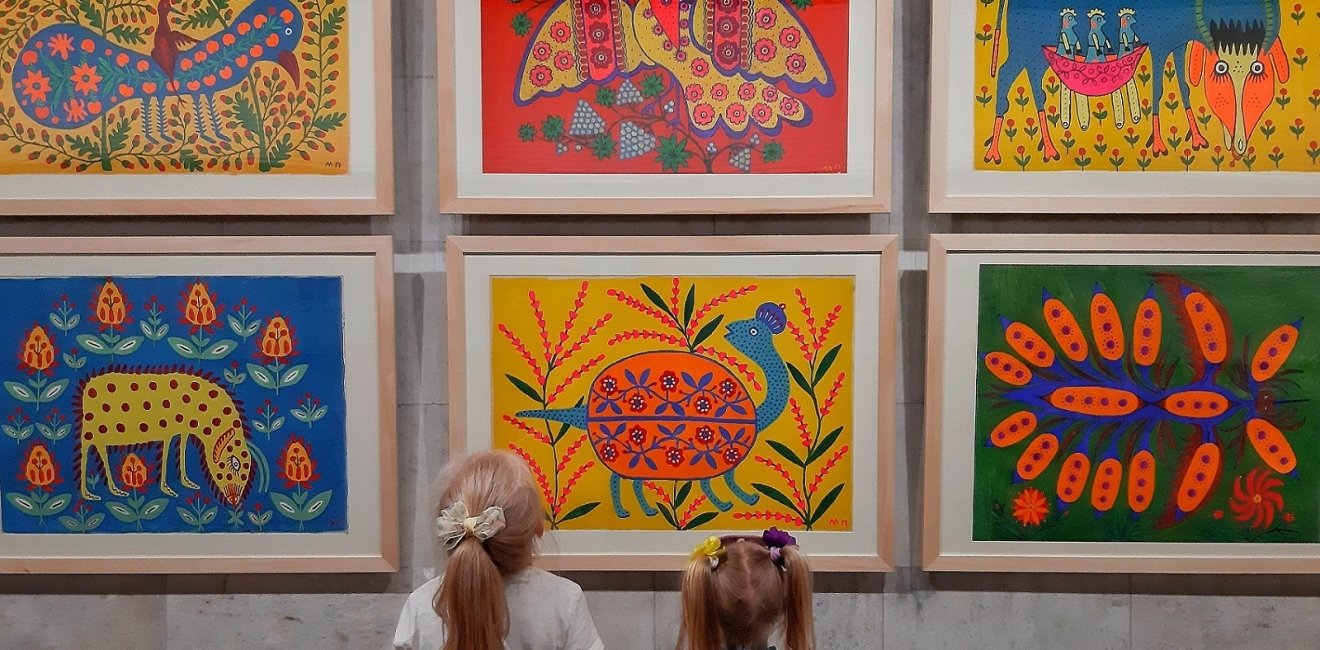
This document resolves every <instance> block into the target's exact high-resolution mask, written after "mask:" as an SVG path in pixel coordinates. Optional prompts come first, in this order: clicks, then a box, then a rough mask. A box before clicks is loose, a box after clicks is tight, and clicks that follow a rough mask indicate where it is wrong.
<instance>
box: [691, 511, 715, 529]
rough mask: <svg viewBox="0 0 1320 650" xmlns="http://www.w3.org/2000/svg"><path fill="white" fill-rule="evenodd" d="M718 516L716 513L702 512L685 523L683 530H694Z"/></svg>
mask: <svg viewBox="0 0 1320 650" xmlns="http://www.w3.org/2000/svg"><path fill="white" fill-rule="evenodd" d="M718 514H719V513H716V512H703V513H701V514H699V515H697V516H695V517H693V518H692V519H691V520H689V521H688V522H687V525H685V526H683V530H692V529H693V528H696V527H698V526H700V525H702V524H705V523H707V522H709V521H710V520H712V519H714V518H715V517H716V516H717V515H718Z"/></svg>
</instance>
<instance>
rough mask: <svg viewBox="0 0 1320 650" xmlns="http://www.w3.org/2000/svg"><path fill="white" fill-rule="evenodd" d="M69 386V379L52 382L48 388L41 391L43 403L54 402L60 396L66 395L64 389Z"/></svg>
mask: <svg viewBox="0 0 1320 650" xmlns="http://www.w3.org/2000/svg"><path fill="white" fill-rule="evenodd" d="M68 385H69V380H68V379H61V380H59V381H56V382H51V384H50V385H49V386H46V387H45V388H43V389H42V390H41V401H42V402H50V401H54V400H55V399H56V398H58V397H59V396H60V395H62V394H64V389H65V388H66V387H68Z"/></svg>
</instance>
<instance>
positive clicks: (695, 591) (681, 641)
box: [446, 555, 724, 650]
mask: <svg viewBox="0 0 1320 650" xmlns="http://www.w3.org/2000/svg"><path fill="white" fill-rule="evenodd" d="M712 570H713V569H712V567H711V562H710V560H709V559H708V558H707V557H706V556H702V555H698V556H696V557H694V558H693V559H692V560H691V561H690V562H688V565H687V568H686V569H684V570H683V587H682V592H681V594H680V598H681V599H682V601H683V620H682V622H681V624H680V625H679V628H678V646H677V650H717V649H719V648H722V647H723V645H724V644H723V642H722V641H721V637H722V635H721V634H720V624H719V618H718V616H717V614H716V607H715V594H714V586H713V585H712V581H711V572H712ZM446 650H448V649H446Z"/></svg>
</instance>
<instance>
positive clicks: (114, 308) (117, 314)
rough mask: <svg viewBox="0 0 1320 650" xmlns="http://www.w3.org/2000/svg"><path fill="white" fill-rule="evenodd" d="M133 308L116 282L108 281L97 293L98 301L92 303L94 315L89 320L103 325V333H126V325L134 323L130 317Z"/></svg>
mask: <svg viewBox="0 0 1320 650" xmlns="http://www.w3.org/2000/svg"><path fill="white" fill-rule="evenodd" d="M132 308H133V306H132V305H131V304H129V303H128V301H127V300H125V299H124V293H123V292H122V291H120V290H119V285H117V284H115V282H114V280H106V281H105V284H102V285H101V288H100V289H99V290H98V291H97V292H96V300H95V302H93V303H92V312H93V315H92V316H90V317H89V318H90V319H91V321H92V322H94V323H100V324H101V331H102V332H104V331H106V330H118V331H120V332H122V331H124V324H125V323H131V322H133V319H132V318H130V317H129V316H128V312H129V311H130V310H132Z"/></svg>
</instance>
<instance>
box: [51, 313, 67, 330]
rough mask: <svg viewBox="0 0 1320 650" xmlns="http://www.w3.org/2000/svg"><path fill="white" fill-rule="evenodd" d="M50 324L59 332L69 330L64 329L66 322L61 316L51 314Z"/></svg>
mask: <svg viewBox="0 0 1320 650" xmlns="http://www.w3.org/2000/svg"><path fill="white" fill-rule="evenodd" d="M50 324H51V325H53V326H55V329H57V330H61V331H66V330H67V329H69V328H66V327H64V320H63V319H61V318H60V315H59V314H56V313H54V312H51V314H50Z"/></svg>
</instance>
